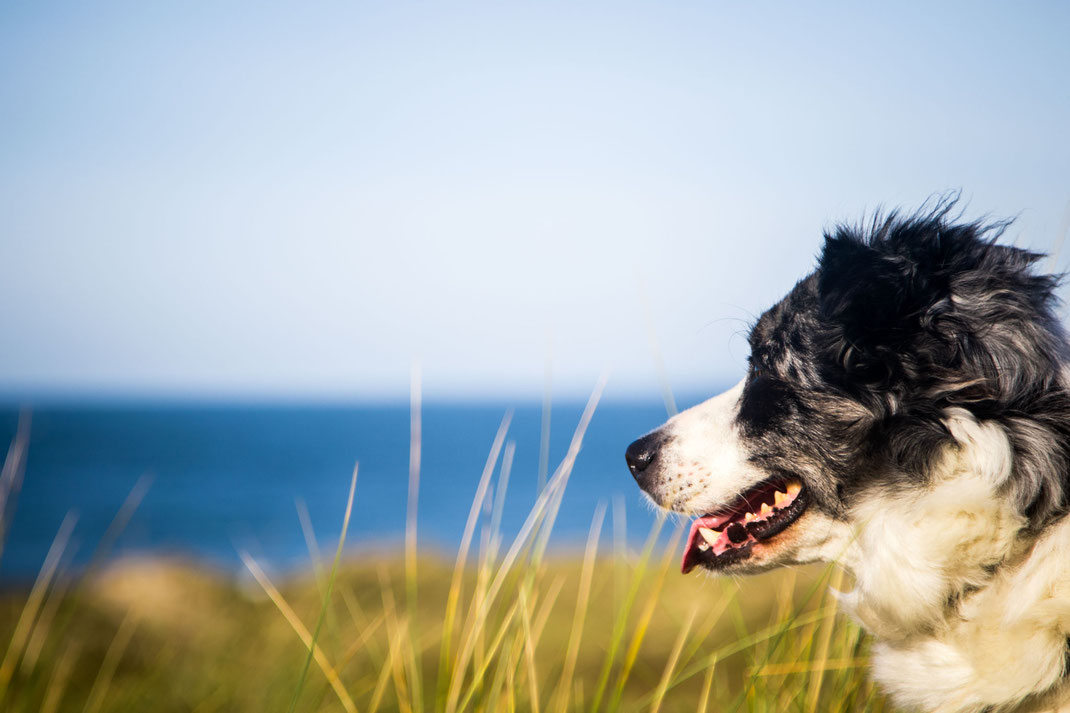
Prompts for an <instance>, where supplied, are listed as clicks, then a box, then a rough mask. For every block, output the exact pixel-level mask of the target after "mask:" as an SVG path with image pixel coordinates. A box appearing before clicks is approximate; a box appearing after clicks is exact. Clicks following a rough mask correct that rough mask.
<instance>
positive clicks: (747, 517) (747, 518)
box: [743, 512, 758, 522]
mask: <svg viewBox="0 0 1070 713" xmlns="http://www.w3.org/2000/svg"><path fill="white" fill-rule="evenodd" d="M757 517H758V516H757V515H755V514H754V513H752V512H749V513H747V514H746V515H744V516H743V522H750V521H752V520H754V519H755V518H757Z"/></svg>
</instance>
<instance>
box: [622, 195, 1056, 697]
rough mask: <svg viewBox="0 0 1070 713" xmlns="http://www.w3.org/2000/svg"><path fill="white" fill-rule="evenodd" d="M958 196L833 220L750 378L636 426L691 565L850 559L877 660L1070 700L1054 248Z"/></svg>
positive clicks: (950, 693)
mask: <svg viewBox="0 0 1070 713" xmlns="http://www.w3.org/2000/svg"><path fill="white" fill-rule="evenodd" d="M954 205H955V199H954V198H944V199H940V200H938V201H937V202H936V204H935V205H932V204H930V205H929V206H928V207H926V208H923V210H922V211H921V212H919V213H917V214H914V215H910V216H905V215H901V214H897V213H892V214H891V215H888V216H885V217H881V216H878V217H877V218H875V219H874V220H873V221H872V222H870V223H867V224H865V225H859V226H842V225H841V226H839V227H837V228H836V229H834V230H832V231H830V232H827V233H826V234H825V241H824V247H823V249H822V251H821V255H820V258H819V260H818V265H817V269H816V270H815V271H814V272H813V273H811V274H810V275H809V276H807V277H805V278H803V279H802V280H801V281H800V282H799V283H798V284H796V285H795V287H794V288H793V289H792V290H791V291H790V292H789V293H788V294H787V296H786V297H784V299H783V300H781V301H780V302H779V303H778V304H776V305H774V306H773V307H772V308H771V309H770V310H769V311H768V312H766V313H765V314H763V315H762V316H761V317H760V318H759V319H758V321H757V323H756V324H755V325H754V327H753V329H752V330H751V333H750V359H749V361H750V365H749V369H748V371H747V374H746V377H745V378H744V379H743V380H742V381H741V382H740V383H739V384H737V385H736V386H735V387H734V388H732V389H730V390H728V391H727V392H725V393H723V394H721V395H720V396H717V397H715V398H713V399H710V400H709V401H706V402H705V403H702V404H700V405H698V406H695V407H694V408H691V409H689V410H687V411H684V412H683V413H680V414H679V415H677V416H675V417H673V418H671V419H670V420H669V421H668V422H667V423H666V424H664V425H663V426H661V427H660V428H658V429H657V430H655V431H652V432H651V433H649V434H647V435H645V436H643V437H642V438H640V439H639V440H637V441H635V442H634V443H632V444H631V445H630V446H629V447H628V450H627V454H626V456H627V462H628V467H629V469H630V470H631V472H632V474H633V475H634V476H635V479H636V480H637V481H638V483H639V485H640V487H641V488H642V489H643V491H644V492H645V493H646V494H647V495H648V496H649V497H650V498H651V499H652V500H653V501H654V502H655V503H656V504H657V505H659V506H661V507H663V508H666V509H668V510H671V511H673V512H676V513H681V514H683V515H685V516H693V517H695V518H696V519H695V520H694V521H693V523H692V525H691V530H690V534H689V536H688V538H687V545H686V548H685V551H684V554H683V563H682V568H683V571H684V572H685V573H686V572H689V571H690V570H692V569H694V568H696V567H702V568H705V569H707V570H711V571H714V572H719V573H731V574H736V573H751V572H759V571H762V570H766V569H769V568H771V567H776V566H779V565H786V564H797V563H806V562H815V561H835V562H839V563H840V564H841V565H842V566H843V567H844V568H845V569H847V570H848V571H849V572H850V573H851V574H852V575H853V579H854V587H853V589H852V590H851V591H850V592H848V593H846V594H844V595H843V596H842V601H843V603H844V605H845V608H846V609H847V611H848V612H849V613H850V614H851V615H852V616H853V617H854V618H856V619H857V620H858V621H859V622H860V624H861V625H862V626H863V627H864V628H865V629H866V630H867V631H868V632H870V633H871V634H872V635H873V637H874V639H875V641H874V645H873V651H872V665H873V675H874V677H875V678H876V679H877V680H878V681H879V682H880V683H881V685H882V686H883V687H884V688H885V690H887V691H888V693H889V694H890V695H891V696H892V698H893V699H894V700H895V701H896V702H897V703H898V704H899V705H902V706H905V707H908V708H913V709H919V710H925V711H940V712H941V713H950V712H952V711H954V712H975V713H980V712H981V711H984V712H985V713H994V712H996V711H1016V712H1025V711H1056V710H1057V711H1070V678H1068V655H1070V649H1068V645H1067V644H1068V638H1067V637H1068V635H1070V518H1067V517H1065V515H1066V512H1067V503H1068V495H1070V487H1068V485H1070V484H1068V475H1070V371H1068V369H1067V365H1068V359H1070V349H1068V343H1067V338H1066V336H1065V334H1064V332H1063V329H1062V327H1061V326H1060V323H1059V320H1058V318H1057V316H1056V313H1055V307H1056V304H1057V299H1056V297H1055V294H1054V292H1055V288H1056V287H1057V285H1058V279H1057V278H1056V277H1054V276H1051V275H1046V274H1040V273H1038V272H1037V271H1035V270H1034V263H1036V262H1037V260H1038V259H1039V258H1040V257H1041V256H1040V255H1037V254H1035V253H1031V252H1028V251H1026V250H1022V249H1020V248H1016V247H1011V246H1008V245H1002V244H999V243H998V242H997V239H998V238H999V237H1000V235H1001V234H1002V232H1003V230H1004V229H1005V227H1006V226H1007V223H1005V222H1003V223H994V224H993V223H984V222H969V223H968V222H962V221H961V218H960V217H959V216H958V215H956V214H953V208H954Z"/></svg>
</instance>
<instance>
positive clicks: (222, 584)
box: [0, 397, 885, 713]
mask: <svg viewBox="0 0 1070 713" xmlns="http://www.w3.org/2000/svg"><path fill="white" fill-rule="evenodd" d="M596 401H597V398H596V397H595V398H592V402H591V403H590V404H589V406H588V409H587V411H586V412H585V414H584V416H583V418H582V419H581V422H580V425H579V427H578V428H577V429H576V435H575V437H574V439H573V443H572V446H571V447H570V448H569V452H568V455H567V456H566V457H565V459H564V461H563V462H562V463H561V465H560V466H559V467H558V468H557V470H556V471H555V472H554V473H553V475H552V477H550V479H549V481H548V482H547V484H546V486H545V488H544V489H543V490H542V493H541V495H540V496H539V498H538V500H537V501H536V503H535V504H534V506H533V508H532V510H531V512H530V514H529V516H528V518H527V520H526V522H525V523H524V524H523V526H522V527H521V528H520V531H519V534H518V535H517V536H516V537H515V538H514V539H512V540H505V539H504V538H503V535H502V532H501V530H500V513H501V503H502V502H503V498H504V493H505V491H506V488H507V486H508V480H509V469H510V465H511V457H512V449H511V447H510V445H509V444H507V443H506V441H505V435H506V433H507V430H508V420H509V419H508V416H507V417H506V418H505V419H504V420H503V422H502V426H501V429H500V430H499V433H498V435H497V437H496V439H495V441H494V445H493V446H492V448H491V452H490V455H489V456H488V458H487V464H486V467H485V469H484V471H483V474H482V476H481V479H480V481H479V485H478V487H477V489H476V492H475V495H474V498H473V501H472V505H471V510H470V512H469V517H468V521H467V526H466V529H465V533H464V536H463V538H462V542H461V545H460V547H459V549H458V552H457V553H456V555H453V556H448V557H447V556H442V555H437V556H434V557H432V556H428V555H426V554H423V555H421V554H420V552H419V550H418V548H417V546H416V545H417V539H416V531H417V530H416V525H417V523H416V521H415V516H414V514H415V508H414V507H412V508H410V513H411V515H410V520H409V523H408V524H409V528H408V536H407V538H406V546H405V548H404V551H399V552H389V553H383V554H380V555H368V554H365V555H361V556H356V555H353V554H351V555H350V556H348V557H343V556H342V555H343V545H344V543H345V534H346V531H347V527H348V522H349V517H350V513H351V510H352V502H353V498H354V493H356V492H357V488H356V482H357V475H356V471H354V475H353V484H352V485H351V487H350V492H349V499H348V504H347V507H346V510H345V515H344V520H343V526H342V535H341V537H340V538H339V541H338V547H337V550H336V552H335V554H334V557H333V559H331V558H329V557H325V556H323V555H321V553H319V552H318V551H317V549H316V545H315V544H314V543H315V542H316V538H315V536H314V535H313V533H312V531H311V525H310V523H308V522H307V518H303V519H302V524H303V526H305V528H306V534H307V535H308V539H309V542H310V566H309V568H308V571H307V572H306V573H305V574H303V575H295V576H289V577H278V576H274V575H272V574H271V573H270V572H265V570H264V568H263V566H262V565H261V563H259V562H257V561H256V560H255V559H253V558H252V557H250V556H248V555H247V554H245V553H242V557H243V561H244V562H245V565H246V568H247V576H245V577H234V576H232V575H223V574H220V573H218V572H213V571H210V570H208V569H205V568H203V567H198V566H196V565H192V564H189V563H182V562H178V561H174V560H167V559H143V560H126V561H119V562H115V563H112V564H110V565H108V566H106V567H103V568H102V567H100V566H99V565H97V564H91V565H90V567H89V568H88V570H87V571H84V572H82V573H81V574H78V575H75V576H69V575H64V574H63V573H62V572H61V567H59V563H61V562H62V561H63V556H62V554H63V551H64V545H65V543H66V542H67V540H68V538H69V536H70V534H71V527H72V526H73V522H71V521H68V522H66V523H64V525H63V526H62V527H61V529H60V532H59V533H58V534H57V537H56V543H55V545H54V547H53V551H52V552H51V553H50V554H49V557H48V558H47V560H46V562H45V564H44V566H43V567H42V569H41V572H40V575H39V576H38V579H37V581H36V582H35V584H34V585H33V587H32V588H27V589H25V590H12V591H7V592H4V593H2V594H0V648H3V649H4V652H3V654H2V659H0V711H5V712H7V711H9V712H11V713H23V712H25V713H30V712H33V713H37V712H38V711H40V712H43V713H56V712H58V711H63V712H66V711H80V712H84V713H102V712H104V711H123V712H124V713H125V712H127V711H196V712H197V713H210V712H214V711H241V712H245V711H249V712H260V711H288V712H290V713H292V712H294V711H302V712H307V711H325V712H326V711H345V712H348V713H352V712H356V711H359V712H360V713H376V712H377V711H399V712H402V713H410V712H411V713H423V712H424V711H442V712H443V713H457V712H459V711H510V712H511V711H532V712H533V713H565V712H566V711H591V712H592V713H594V712H597V711H654V712H656V711H697V712H699V713H701V712H703V711H717V712H718V713H735V712H736V711H753V712H757V711H762V712H770V713H771V712H774V711H797V712H802V711H806V712H809V711H863V710H866V711H883V710H885V704H884V701H883V699H882V698H881V697H880V696H879V694H878V693H877V692H876V691H875V689H874V687H873V685H872V684H871V683H869V681H868V678H867V676H866V673H865V668H866V646H865V642H864V640H863V639H862V637H861V635H860V632H859V631H858V629H857V628H856V627H854V626H853V625H851V624H850V623H849V622H847V621H845V620H844V619H843V618H842V617H839V616H837V615H836V613H835V600H834V598H833V596H832V595H831V594H830V591H831V590H830V586H829V585H830V584H831V585H832V587H836V586H839V585H841V584H842V583H841V582H839V581H838V574H836V571H835V570H833V569H831V568H802V569H793V570H780V571H778V572H774V573H770V574H766V575H762V576H760V577H751V578H746V579H741V580H734V579H730V578H720V579H716V578H708V577H704V576H701V575H698V574H692V575H690V576H687V577H684V576H681V575H680V573H679V570H678V562H679V550H680V537H681V535H682V529H680V528H677V529H676V530H675V531H674V532H673V533H668V532H661V529H662V528H661V526H659V527H657V528H655V530H654V531H652V532H651V533H650V537H649V539H648V541H647V543H646V545H645V546H643V547H641V548H639V549H638V550H636V548H634V547H633V546H629V544H628V543H626V542H625V541H624V540H623V539H622V536H621V533H623V532H624V531H625V528H624V527H623V519H622V518H623V514H622V513H620V514H618V513H616V512H615V513H614V514H613V515H611V517H610V518H609V520H611V522H610V523H606V522H604V520H606V518H605V517H604V515H605V511H604V510H600V511H599V512H598V513H597V514H596V515H595V518H594V521H593V522H592V523H591V530H590V535H589V537H588V541H587V544H586V547H585V548H584V549H583V551H582V552H581V553H576V554H572V555H567V556H566V555H562V554H559V553H555V551H554V550H551V549H549V547H548V542H549V537H550V533H551V531H552V529H553V524H554V520H555V517H556V513H557V511H558V508H559V507H560V505H561V502H562V499H563V498H564V497H565V492H566V491H565V486H566V484H567V482H568V478H569V474H570V473H571V469H572V464H573V463H574V462H575V456H576V454H577V453H578V451H579V445H580V443H581V442H582V437H583V432H584V429H585V427H586V423H587V422H588V421H589V419H590V417H591V414H592V413H593V408H594V404H595V403H596ZM414 413H418V409H414ZM414 425H415V426H417V427H414V429H413V431H414V434H416V433H418V432H419V428H418V423H414ZM26 442H27V439H26V434H25V433H24V432H23V430H22V429H20V436H19V437H18V438H17V439H16V443H15V445H14V446H13V447H12V450H11V451H10V452H9V454H8V458H7V461H6V463H5V466H4V471H3V475H2V476H0V526H2V525H3V524H4V522H5V521H7V522H9V521H10V519H9V518H10V508H9V507H5V502H3V501H4V498H5V497H6V493H7V492H10V491H11V489H12V486H13V484H14V483H16V482H17V480H18V478H19V477H20V473H21V464H22V463H23V462H24V460H25V459H24V455H25V453H24V449H25V444H26ZM412 448H413V456H414V457H413V459H412V460H413V463H418V462H419V441H418V439H417V438H415V437H414V439H413V445H412ZM410 485H411V487H410V494H411V497H412V498H413V500H412V502H411V504H414V503H415V499H414V498H415V495H416V494H417V493H418V468H417V467H414V468H413V472H412V474H411V483H410ZM143 492H144V490H143V488H141V487H140V486H139V487H138V488H135V492H134V493H132V494H131V497H130V498H129V499H128V501H127V502H126V503H125V504H123V505H122V507H120V508H119V510H118V515H117V516H116V520H115V524H114V526H113V528H112V529H110V530H109V534H108V535H106V536H105V542H103V543H100V545H99V546H98V553H97V554H98V556H97V557H95V558H94V562H96V563H99V562H105V561H107V557H106V554H107V550H108V549H109V547H110V544H111V542H113V541H114V537H115V536H116V535H117V533H118V532H119V531H120V530H121V529H122V525H123V523H124V522H125V521H126V520H127V519H128V518H129V516H130V513H131V512H132V510H133V508H134V507H136V502H137V500H138V498H140V496H141V494H143ZM358 497H359V494H358ZM0 531H2V527H0ZM607 531H608V532H612V533H614V534H613V536H609V535H607V534H605V533H606V532H607ZM0 542H2V540H0Z"/></svg>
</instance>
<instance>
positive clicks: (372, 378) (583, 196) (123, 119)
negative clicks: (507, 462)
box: [0, 2, 1070, 398]
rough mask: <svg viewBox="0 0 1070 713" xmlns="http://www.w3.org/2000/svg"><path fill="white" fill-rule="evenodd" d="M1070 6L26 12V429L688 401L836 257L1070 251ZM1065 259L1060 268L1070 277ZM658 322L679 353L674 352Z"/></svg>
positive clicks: (13, 378)
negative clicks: (943, 226) (291, 403)
mask: <svg viewBox="0 0 1070 713" xmlns="http://www.w3.org/2000/svg"><path fill="white" fill-rule="evenodd" d="M1068 37H1070V6H1068V5H1066V4H1065V3H1018V4H1014V5H1010V4H995V3H977V2H971V3H954V4H952V3H948V4H941V5H939V6H937V5H936V4H935V3H882V4H867V5H866V6H865V7H863V6H861V5H860V4H849V3H842V4H841V3H836V4H822V5H820V6H818V7H811V6H809V4H803V3H784V4H770V3H717V2H702V3H700V2H662V3H648V4H631V3H547V2H540V3H473V4H446V3H409V2H389V3H337V4H335V3H301V4H292V5H288V6H287V5H281V4H265V3H252V2H232V3H226V2H222V3H196V2H192V3H182V4H173V5H172V4H165V3H135V2H130V3H51V2H35V3H14V4H13V3H5V4H4V6H3V7H2V8H0V269H3V275H4V276H3V279H2V280H0V333H2V334H3V335H4V341H3V344H4V348H3V349H2V350H0V393H7V394H34V393H53V394H55V393H60V394H62V393H67V394H108V393H111V394H119V395H130V394H144V395H160V394H164V395H167V394H170V395H200V396H223V397H226V396H252V397H263V396H267V397H271V396H284V397H316V398H322V397H331V398H362V397H374V398H384V397H385V398H390V397H395V396H403V395H404V394H405V393H406V391H407V389H408V383H409V370H410V364H411V363H412V361H413V360H414V359H418V360H419V361H420V363H421V364H422V370H423V381H424V385H425V388H426V390H427V391H428V393H430V394H432V395H436V394H437V395H442V396H491V395H523V394H538V393H540V392H541V390H542V387H543V382H544V373H545V369H546V363H547V360H548V359H550V360H551V362H552V365H553V367H552V370H553V382H554V385H555V392H556V393H558V394H559V395H572V394H580V393H584V392H585V391H586V390H588V389H589V388H590V386H591V385H592V384H593V383H594V381H595V380H596V378H597V376H598V375H599V374H600V373H601V372H602V371H603V370H606V369H608V370H609V371H610V373H611V382H610V383H611V391H610V393H617V394H621V395H625V394H647V393H656V392H657V372H656V369H655V366H654V359H653V357H652V354H651V348H650V341H651V338H650V329H649V328H648V327H647V325H648V324H653V325H654V332H655V333H656V340H657V343H658V345H659V348H660V352H661V354H662V357H663V359H664V363H665V370H666V374H667V377H668V380H669V383H670V384H671V385H672V387H673V388H674V389H675V390H678V391H703V390H712V389H714V388H717V387H718V386H720V385H723V384H724V383H726V382H728V381H731V380H734V379H735V378H736V377H737V376H738V375H739V373H740V372H741V370H742V365H743V363H744V359H745V357H746V350H745V341H744V340H743V339H742V338H741V334H742V333H743V332H744V331H745V328H746V325H747V323H748V322H749V320H751V319H752V318H753V317H754V316H755V315H756V314H758V313H760V312H761V311H762V310H763V309H765V308H766V307H768V306H769V305H770V304H772V302H774V301H775V300H776V299H777V298H778V296H779V295H781V294H782V293H783V292H784V291H786V290H787V289H788V288H789V287H790V286H791V285H792V284H793V283H794V281H795V280H796V279H798V278H799V277H801V276H803V275H804V274H805V273H806V272H807V271H808V270H809V269H810V268H811V267H812V265H813V259H814V255H815V253H816V251H817V250H818V248H819V245H820V236H821V231H822V229H823V228H825V227H827V226H828V225H830V224H831V223H833V222H835V221H837V220H854V219H856V218H858V217H859V216H860V215H861V214H862V213H863V212H864V211H870V210H872V209H874V208H875V207H877V206H879V205H886V206H899V205H904V206H915V205H917V204H918V203H920V202H921V201H923V200H924V199H925V198H926V197H928V196H929V195H931V194H933V193H934V192H940V191H944V190H947V189H962V191H963V196H964V199H965V200H966V201H967V202H968V208H967V213H968V214H969V215H971V216H976V215H980V214H983V213H991V214H993V215H996V216H1005V215H1018V216H1019V219H1018V222H1017V223H1016V225H1015V226H1014V228H1012V231H1011V233H1010V235H1009V238H1010V239H1014V240H1017V241H1018V243H1019V244H1022V245H1027V246H1031V247H1034V248H1036V249H1040V250H1049V249H1051V247H1052V246H1053V245H1054V244H1055V242H1056V237H1057V235H1058V234H1059V232H1060V229H1061V225H1062V224H1063V223H1064V222H1065V220H1066V218H1065V217H1064V216H1066V214H1067V210H1068V199H1070V141H1068V138H1067V127H1068V126H1070V79H1068V71H1067V70H1070V42H1068V41H1067V38H1068ZM1068 260H1070V250H1068V251H1065V252H1064V253H1063V256H1062V259H1061V260H1060V265H1059V267H1060V269H1066V268H1067V263H1068ZM644 314H647V315H649V317H648V318H647V317H644Z"/></svg>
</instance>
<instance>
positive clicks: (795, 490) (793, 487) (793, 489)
mask: <svg viewBox="0 0 1070 713" xmlns="http://www.w3.org/2000/svg"><path fill="white" fill-rule="evenodd" d="M800 490H802V483H789V484H788V495H798V494H799V491H800Z"/></svg>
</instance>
